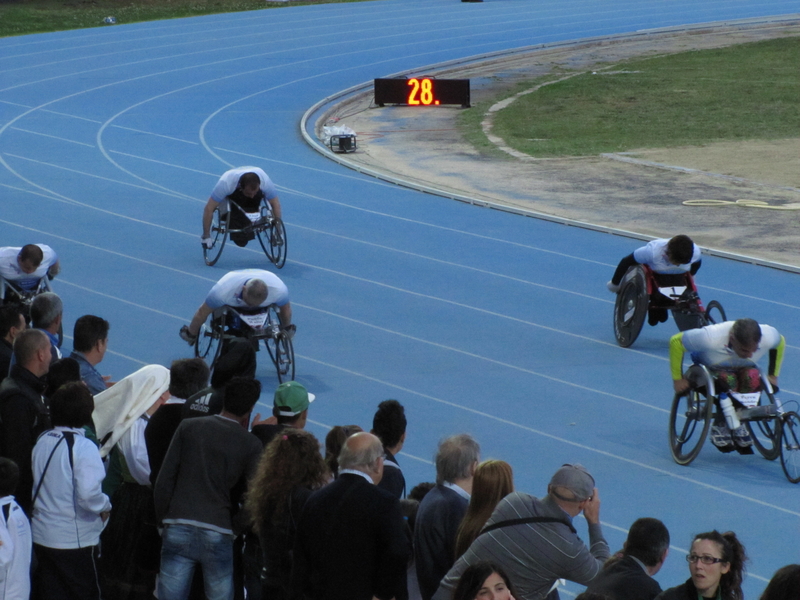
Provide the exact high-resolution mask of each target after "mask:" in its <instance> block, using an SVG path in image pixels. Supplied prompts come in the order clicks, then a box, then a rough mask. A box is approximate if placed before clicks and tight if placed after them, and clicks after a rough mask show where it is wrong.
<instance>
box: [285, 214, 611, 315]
mask: <svg viewBox="0 0 800 600" xmlns="http://www.w3.org/2000/svg"><path fill="white" fill-rule="evenodd" d="M292 229H303V230H305V231H311V232H313V233H316V234H319V235H325V236H330V237H334V238H337V239H340V240H346V241H348V242H352V243H354V244H363V245H365V246H370V247H372V248H380V249H382V250H388V251H390V252H396V253H398V254H405V255H406V256H413V257H414V258H421V259H424V260H428V261H431V262H435V263H439V264H442V265H447V266H448V267H457V268H460V269H466V270H468V271H474V272H476V273H481V274H483V275H489V276H492V277H499V278H501V279H507V280H509V281H514V282H516V283H524V284H526V285H532V286H535V287H539V288H542V289H546V290H552V291H554V292H560V293H564V294H572V295H574V296H579V297H581V298H588V299H589V300H597V301H598V302H604V303H606V304H614V302H613V301H611V300H607V299H604V298H598V297H597V296H590V295H589V294H581V293H580V292H573V291H572V290H567V289H564V288H557V287H555V286H552V285H545V284H543V283H536V282H534V281H529V280H527V279H521V278H519V277H512V276H511V275H503V274H501V273H496V272H494V271H488V270H486V269H479V268H477V267H470V266H468V265H462V264H459V263H455V262H452V261H449V260H443V259H441V258H435V257H433V256H427V255H425V254H417V253H416V252H409V251H408V250H400V249H399V248H392V247H391V246H384V245H383V244H376V243H374V242H367V241H365V240H359V239H356V238H351V237H347V236H344V235H339V234H336V233H330V232H328V231H322V230H320V229H314V228H312V227H305V226H303V225H296V224H293V225H292Z"/></svg>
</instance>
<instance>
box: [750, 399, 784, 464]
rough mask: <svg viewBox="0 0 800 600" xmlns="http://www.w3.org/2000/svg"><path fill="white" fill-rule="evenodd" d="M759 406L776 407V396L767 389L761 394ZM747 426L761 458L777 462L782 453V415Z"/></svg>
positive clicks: (756, 421) (752, 422)
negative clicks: (769, 405) (768, 405)
mask: <svg viewBox="0 0 800 600" xmlns="http://www.w3.org/2000/svg"><path fill="white" fill-rule="evenodd" d="M758 404H759V406H765V405H767V404H772V405H775V396H773V395H772V393H771V392H768V391H767V390H766V389H764V390H762V392H761V399H760V400H759V401H758ZM745 425H746V426H747V430H748V431H749V432H750V437H752V438H753V445H754V446H755V447H756V449H757V450H758V451H759V453H760V454H761V456H763V457H764V458H766V459H767V460H775V459H776V458H778V455H779V454H780V453H781V415H775V416H774V417H772V418H769V419H757V420H754V421H746V422H745Z"/></svg>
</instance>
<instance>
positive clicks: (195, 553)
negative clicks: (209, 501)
mask: <svg viewBox="0 0 800 600" xmlns="http://www.w3.org/2000/svg"><path fill="white" fill-rule="evenodd" d="M161 540H162V542H161V572H160V574H159V577H158V597H159V598H160V600H185V598H187V597H188V595H189V590H190V588H191V586H192V575H193V574H194V568H195V565H197V564H200V565H202V566H203V583H204V588H205V592H206V598H207V599H208V600H231V599H232V598H233V536H232V535H229V534H224V533H218V532H216V531H212V530H211V529H203V528H202V527H195V526H193V525H167V526H166V528H165V529H164V532H163V533H162V535H161Z"/></svg>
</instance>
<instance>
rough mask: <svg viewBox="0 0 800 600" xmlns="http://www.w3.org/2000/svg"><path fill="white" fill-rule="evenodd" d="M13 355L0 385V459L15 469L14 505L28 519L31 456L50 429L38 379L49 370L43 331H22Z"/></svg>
mask: <svg viewBox="0 0 800 600" xmlns="http://www.w3.org/2000/svg"><path fill="white" fill-rule="evenodd" d="M14 355H15V357H16V364H15V365H14V366H13V367H11V371H10V372H9V374H8V377H6V378H5V379H4V380H3V383H2V384H0V422H1V423H0V456H5V457H6V458H10V459H11V460H13V461H14V462H15V463H17V466H19V484H18V486H17V493H16V498H17V504H19V505H20V506H21V507H22V509H23V510H24V511H25V513H26V514H27V515H30V510H31V495H32V493H33V471H32V470H31V453H32V452H33V445H34V444H35V443H36V438H37V437H39V434H40V433H42V432H43V431H45V430H46V429H50V415H49V414H48V410H47V406H46V405H45V403H44V400H43V399H42V392H44V388H45V384H44V382H43V381H42V379H41V378H42V377H43V376H45V375H46V374H47V372H48V371H49V370H50V357H51V354H50V340H49V338H48V337H47V336H46V335H45V334H44V332H43V331H40V330H38V329H26V330H25V331H23V332H21V333H20V334H19V335H18V336H17V339H15V340H14Z"/></svg>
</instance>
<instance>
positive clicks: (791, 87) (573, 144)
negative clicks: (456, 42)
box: [461, 37, 800, 157]
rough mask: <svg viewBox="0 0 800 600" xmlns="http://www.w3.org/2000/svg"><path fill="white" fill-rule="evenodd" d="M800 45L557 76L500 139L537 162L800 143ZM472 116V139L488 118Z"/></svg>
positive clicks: (515, 107)
mask: <svg viewBox="0 0 800 600" xmlns="http://www.w3.org/2000/svg"><path fill="white" fill-rule="evenodd" d="M798 65H800V38H798V37H789V38H780V39H774V40H768V41H763V42H753V43H747V44H739V45H736V46H730V47H727V48H721V49H715V50H701V51H692V52H683V53H680V54H671V55H666V56H657V57H652V58H646V59H637V60H631V61H626V62H622V63H618V64H614V65H604V66H602V67H597V70H596V71H594V72H589V73H579V74H574V76H569V75H570V73H568V72H561V73H556V74H551V75H549V76H548V78H542V79H538V80H532V81H528V82H525V83H521V84H520V87H519V89H518V90H515V91H513V92H511V93H509V94H507V96H511V95H513V94H515V93H518V92H519V91H522V90H526V89H531V88H533V87H535V86H537V85H540V84H542V83H546V82H547V81H553V80H555V79H559V78H562V77H567V79H564V80H562V81H558V82H556V83H550V84H548V85H543V86H542V87H540V88H539V89H538V90H537V91H535V92H533V93H530V94H527V95H524V96H521V97H520V98H518V99H517V100H516V101H515V102H513V103H512V104H511V105H510V106H509V107H507V108H505V109H503V110H502V111H500V112H499V113H498V114H496V115H495V120H494V128H493V133H495V134H496V135H498V136H500V137H501V138H503V140H504V141H505V143H506V144H507V145H508V146H511V147H512V148H514V149H516V150H519V151H520V152H524V153H526V154H529V155H531V156H537V157H553V156H589V155H596V154H599V153H602V152H624V151H629V150H633V149H641V148H664V147H675V146H684V145H702V144H706V143H710V142H717V141H737V140H775V139H786V138H794V137H800V71H798ZM500 99H501V98H495V99H494V100H491V101H488V102H485V103H481V104H479V105H477V106H476V107H475V109H474V110H469V111H464V113H463V114H462V115H461V125H462V127H463V129H464V132H465V134H466V136H467V139H468V140H469V141H470V142H472V143H473V144H475V145H476V146H478V147H479V148H481V149H488V148H490V147H493V146H492V145H491V144H490V143H489V141H488V140H487V139H486V137H485V135H483V132H482V131H481V127H480V122H481V120H482V118H483V115H484V114H485V113H486V110H487V109H488V108H489V106H490V105H491V104H494V103H495V102H497V101H498V100H500Z"/></svg>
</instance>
